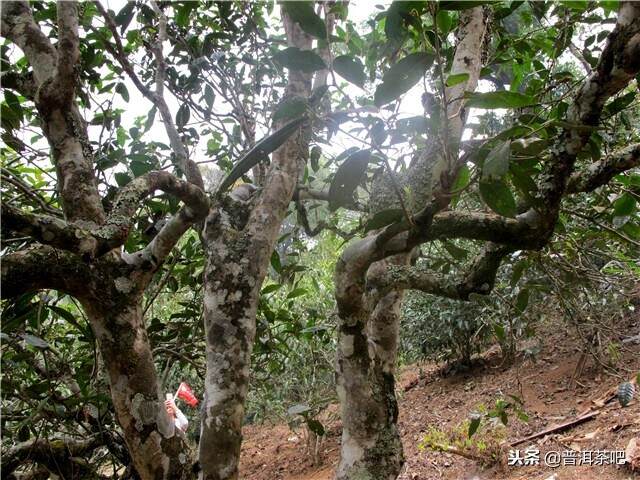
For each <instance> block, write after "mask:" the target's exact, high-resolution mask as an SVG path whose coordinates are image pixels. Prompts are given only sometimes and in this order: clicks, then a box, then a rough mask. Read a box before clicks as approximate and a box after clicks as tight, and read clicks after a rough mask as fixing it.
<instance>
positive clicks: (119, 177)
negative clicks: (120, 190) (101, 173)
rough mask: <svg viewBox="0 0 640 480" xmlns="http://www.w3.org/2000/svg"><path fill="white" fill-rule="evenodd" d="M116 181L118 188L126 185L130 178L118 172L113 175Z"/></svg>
mask: <svg viewBox="0 0 640 480" xmlns="http://www.w3.org/2000/svg"><path fill="white" fill-rule="evenodd" d="M113 176H114V177H115V179H116V183H117V184H118V186H119V187H124V186H125V185H126V184H127V183H129V182H130V181H131V177H130V176H129V175H127V174H126V173H122V172H118V173H115V174H114V175H113Z"/></svg>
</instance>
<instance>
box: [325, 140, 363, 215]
mask: <svg viewBox="0 0 640 480" xmlns="http://www.w3.org/2000/svg"><path fill="white" fill-rule="evenodd" d="M370 159H371V152H370V151H369V150H359V151H357V152H355V153H353V154H351V155H350V156H349V158H347V159H346V160H345V161H344V163H343V164H342V165H340V167H339V168H338V171H337V172H336V174H335V176H334V177H333V181H332V182H331V185H330V187H329V210H331V211H334V210H336V209H338V208H339V207H341V206H342V205H348V204H349V203H351V202H352V201H353V192H354V191H355V189H356V188H357V187H358V185H359V184H360V182H361V181H362V178H363V177H364V174H365V172H366V171H367V165H368V164H369V160H370Z"/></svg>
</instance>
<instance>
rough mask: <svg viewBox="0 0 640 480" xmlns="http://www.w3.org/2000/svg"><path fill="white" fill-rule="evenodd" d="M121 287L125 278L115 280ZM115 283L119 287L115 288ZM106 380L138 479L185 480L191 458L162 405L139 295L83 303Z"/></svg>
mask: <svg viewBox="0 0 640 480" xmlns="http://www.w3.org/2000/svg"><path fill="white" fill-rule="evenodd" d="M116 282H117V283H116V288H121V289H126V288H128V287H127V279H126V278H125V277H119V278H118V279H116ZM118 285H119V286H118ZM83 306H84V308H85V310H86V312H87V315H88V318H89V321H90V324H91V328H92V329H93V332H94V334H95V336H96V339H97V341H98V345H99V348H100V353H101V355H102V358H103V359H104V364H105V367H106V370H107V374H108V378H109V386H110V390H111V398H112V400H113V406H114V409H115V412H116V416H117V418H118V422H119V423H120V426H121V427H122V430H123V434H124V439H125V442H126V444H127V447H128V450H129V452H130V454H131V458H132V460H133V463H134V465H135V468H136V471H137V473H138V475H140V478H141V479H142V480H151V479H154V480H155V479H159V478H163V479H187V478H191V476H192V474H191V471H192V465H193V456H192V454H190V452H189V447H188V446H187V444H186V442H185V439H184V436H183V434H182V433H181V432H179V430H178V429H176V428H175V425H174V422H173V420H172V419H171V418H170V417H169V415H168V414H167V411H166V410H165V407H164V394H163V393H162V392H161V391H160V387H159V382H158V378H157V375H156V369H155V365H154V363H153V356H152V353H151V348H150V344H149V338H148V337H147V331H146V329H145V326H144V322H143V317H142V306H141V299H140V296H138V295H135V296H128V295H123V296H120V297H115V298H111V297H107V300H106V301H105V299H104V298H103V299H102V300H100V301H98V300H96V299H94V300H93V301H83Z"/></svg>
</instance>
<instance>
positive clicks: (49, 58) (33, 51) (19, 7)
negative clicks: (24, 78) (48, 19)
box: [2, 0, 58, 85]
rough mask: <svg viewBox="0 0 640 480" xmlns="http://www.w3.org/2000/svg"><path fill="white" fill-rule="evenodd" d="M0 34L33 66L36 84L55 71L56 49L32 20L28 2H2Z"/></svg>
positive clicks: (56, 61)
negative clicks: (18, 48)
mask: <svg viewBox="0 0 640 480" xmlns="http://www.w3.org/2000/svg"><path fill="white" fill-rule="evenodd" d="M2 35H3V36H5V37H7V38H8V39H9V40H11V41H12V42H13V43H15V44H16V45H18V47H20V49H21V50H22V51H23V52H24V53H25V55H26V57H27V60H28V61H29V63H30V64H31V66H32V67H33V75H34V77H35V80H36V82H37V84H39V85H40V84H42V83H43V82H44V81H45V80H47V79H49V78H50V77H51V75H52V74H53V73H54V72H55V71H56V66H57V63H58V54H57V52H56V49H55V48H54V47H53V45H52V44H51V42H50V41H49V38H48V37H47V36H46V35H45V34H44V33H43V32H42V30H40V27H38V25H37V24H36V23H35V21H34V20H33V14H32V13H31V8H30V7H29V3H28V2H26V1H23V0H21V1H9V2H3V3H2Z"/></svg>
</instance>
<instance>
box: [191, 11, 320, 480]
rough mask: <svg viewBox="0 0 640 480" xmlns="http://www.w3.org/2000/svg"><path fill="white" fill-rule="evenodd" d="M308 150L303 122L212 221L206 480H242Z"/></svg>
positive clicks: (300, 78) (306, 86)
mask: <svg viewBox="0 0 640 480" xmlns="http://www.w3.org/2000/svg"><path fill="white" fill-rule="evenodd" d="M282 14H283V22H284V25H285V31H286V32H287V38H288V42H289V44H290V45H293V46H296V47H298V48H302V49H310V48H311V44H312V39H311V37H310V36H309V35H307V34H306V33H304V32H303V31H302V29H301V28H300V27H299V25H297V24H296V23H294V22H293V21H292V20H291V19H290V18H288V16H287V15H286V14H285V12H284V11H283V12H282ZM311 77H312V76H311V74H308V73H303V72H299V71H295V70H292V71H290V72H289V79H288V82H287V87H286V91H285V97H291V96H294V95H297V96H300V97H303V98H305V97H309V96H310V94H311ZM280 126H282V125H274V129H275V130H277V129H278V128H279V127H280ZM308 154H309V129H308V127H306V126H303V127H301V128H300V131H299V132H298V133H297V134H295V135H293V136H292V137H291V138H290V139H289V140H287V141H286V142H285V143H284V144H283V145H282V146H281V147H280V148H279V149H278V150H276V151H275V152H273V154H272V159H271V166H270V168H269V170H268V172H267V176H266V181H265V183H264V186H263V187H262V190H261V191H260V192H259V194H258V195H257V196H256V197H255V198H250V199H248V200H246V201H245V200H236V199H234V198H233V195H229V196H227V197H226V198H225V199H223V200H222V202H221V205H220V206H219V208H214V209H212V211H211V213H210V214H209V217H208V219H207V221H206V222H205V228H204V230H203V243H204V245H205V251H206V256H207V261H206V265H205V273H204V284H205V289H204V325H205V335H206V339H205V340H206V345H207V347H206V354H207V373H206V378H205V394H204V401H203V421H202V425H201V435H200V446H199V461H200V467H201V468H202V473H201V478H202V479H203V480H230V479H237V478H238V462H239V460H240V444H241V442H242V419H243V417H244V401H245V398H246V395H247V389H248V386H249V371H250V365H251V353H252V350H253V342H254V339H255V332H256V313H257V309H258V301H259V297H260V289H261V287H262V282H263V281H264V278H265V276H266V274H267V269H268V266H269V260H270V258H271V253H272V252H273V249H274V247H275V244H276V241H277V239H278V235H279V233H280V225H281V223H282V220H283V219H284V218H285V216H286V214H287V209H288V206H289V203H290V202H291V199H292V197H293V192H294V189H295V186H296V183H297V180H298V177H299V176H300V174H301V172H302V171H303V169H304V165H305V164H306V161H307V158H308Z"/></svg>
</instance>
